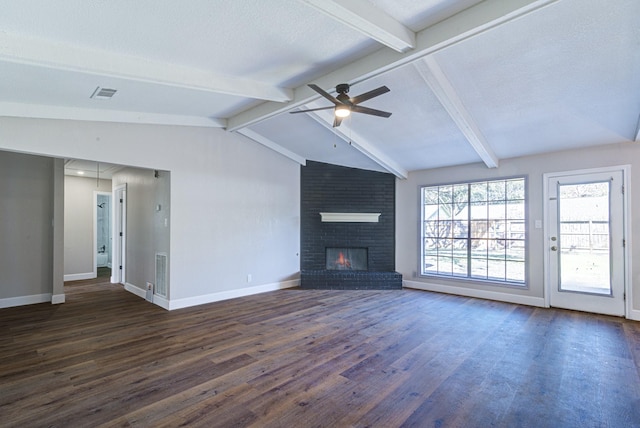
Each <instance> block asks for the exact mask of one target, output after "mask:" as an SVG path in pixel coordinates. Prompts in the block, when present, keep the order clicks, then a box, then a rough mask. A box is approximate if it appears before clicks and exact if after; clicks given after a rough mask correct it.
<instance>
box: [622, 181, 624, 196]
mask: <svg viewBox="0 0 640 428" xmlns="http://www.w3.org/2000/svg"><path fill="white" fill-rule="evenodd" d="M622 194H623V195H624V184H623V185H622Z"/></svg>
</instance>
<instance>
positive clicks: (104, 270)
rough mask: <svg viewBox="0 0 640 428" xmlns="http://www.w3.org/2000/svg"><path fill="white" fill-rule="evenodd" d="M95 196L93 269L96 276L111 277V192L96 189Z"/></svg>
mask: <svg viewBox="0 0 640 428" xmlns="http://www.w3.org/2000/svg"><path fill="white" fill-rule="evenodd" d="M93 197H94V208H93V214H94V215H93V242H94V243H95V248H94V250H95V252H94V258H93V269H94V273H95V274H96V277H104V276H106V277H109V276H111V258H112V236H111V218H112V210H111V193H108V192H98V191H94V192H93Z"/></svg>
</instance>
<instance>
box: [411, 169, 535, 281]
mask: <svg viewBox="0 0 640 428" xmlns="http://www.w3.org/2000/svg"><path fill="white" fill-rule="evenodd" d="M516 179H521V180H523V182H524V200H523V201H524V207H523V209H524V213H523V217H524V218H523V222H524V228H523V234H524V238H523V247H524V248H523V251H524V280H523V282H518V281H509V280H507V279H506V278H505V280H500V279H496V278H489V277H488V278H479V277H473V276H471V265H470V263H471V259H472V257H471V250H468V252H467V274H466V275H464V276H463V275H454V274H453V273H451V274H442V273H433V272H425V268H424V266H425V258H426V256H427V254H426V252H425V251H426V248H425V239H426V238H427V237H426V236H425V223H426V221H427V220H426V219H425V189H426V188H434V187H443V186H452V187H453V186H460V185H466V186H470V185H473V184H478V183H490V182H498V181H502V182H507V181H509V180H516ZM418 194H419V196H418V199H419V210H420V213H419V219H420V224H419V241H420V242H419V254H418V257H419V260H418V270H417V272H418V277H420V278H438V280H441V279H442V280H445V281H463V282H473V283H480V284H488V285H495V286H503V287H510V288H517V289H529V240H530V237H529V222H530V220H529V177H528V175H526V174H522V175H514V176H507V177H494V178H481V179H475V180H465V181H457V182H445V183H438V184H423V185H420V186H419V187H418ZM471 199H472V198H471V195H470V194H467V200H466V203H467V206H468V207H470V206H471V202H472V200H471ZM506 200H507V199H505V201H506ZM439 206H440V203H438V207H439ZM487 220H489V219H487ZM438 221H439V220H438ZM467 221H468V223H469V224H470V223H471V213H470V211H469V214H468V215H467ZM471 234H472V232H471V228H470V227H469V228H468V229H467V236H466V238H465V240H466V243H467V248H469V244H470V243H471V240H472V238H471ZM485 260H487V261H488V260H490V259H489V258H488V257H487V258H486V259H485Z"/></svg>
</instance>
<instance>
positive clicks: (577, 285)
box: [558, 180, 611, 296]
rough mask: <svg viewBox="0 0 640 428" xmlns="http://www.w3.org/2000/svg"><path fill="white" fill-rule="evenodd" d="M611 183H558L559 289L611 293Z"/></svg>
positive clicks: (608, 181)
mask: <svg viewBox="0 0 640 428" xmlns="http://www.w3.org/2000/svg"><path fill="white" fill-rule="evenodd" d="M610 184H611V181H610V180H607V181H603V182H596V183H584V184H558V186H559V188H558V209H559V220H560V230H559V236H558V248H559V252H560V266H561V268H560V284H559V286H560V290H563V291H577V292H582V293H595V294H603V295H608V296H610V295H611V264H610V263H609V261H610V260H611V256H610V253H609V242H610V239H611V236H610V232H609V226H610V218H609V193H610Z"/></svg>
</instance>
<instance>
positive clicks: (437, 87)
mask: <svg viewBox="0 0 640 428" xmlns="http://www.w3.org/2000/svg"><path fill="white" fill-rule="evenodd" d="M413 67H414V68H415V69H416V71H417V72H418V74H420V77H422V79H423V80H424V81H425V83H426V84H427V85H428V86H429V88H431V91H432V92H433V94H434V95H435V96H436V98H437V99H438V101H440V104H442V106H443V107H444V109H445V110H446V111H447V113H448V114H449V117H451V119H452V120H453V122H454V123H455V124H456V126H457V127H458V129H459V130H460V132H462V134H463V135H464V136H465V138H466V139H467V142H468V143H469V144H470V145H471V147H472V148H473V150H475V152H476V153H477V154H478V156H479V157H480V159H482V161H483V162H484V164H485V165H486V166H487V168H497V167H498V164H499V162H500V160H499V159H498V157H497V156H496V154H495V153H494V152H493V150H492V149H491V145H490V144H489V142H488V141H487V139H486V138H485V136H484V135H483V134H482V131H481V130H480V127H479V126H478V124H477V123H476V121H475V119H474V118H473V115H472V114H471V113H470V112H469V110H467V108H466V107H465V105H464V103H463V102H462V99H461V98H460V95H459V94H458V91H456V89H455V88H454V87H453V85H452V84H451V82H450V81H449V78H448V77H447V75H446V74H445V73H444V71H442V69H441V68H440V64H439V63H438V61H437V60H436V58H435V56H427V57H424V58H422V60H420V61H416V62H414V63H413Z"/></svg>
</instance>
